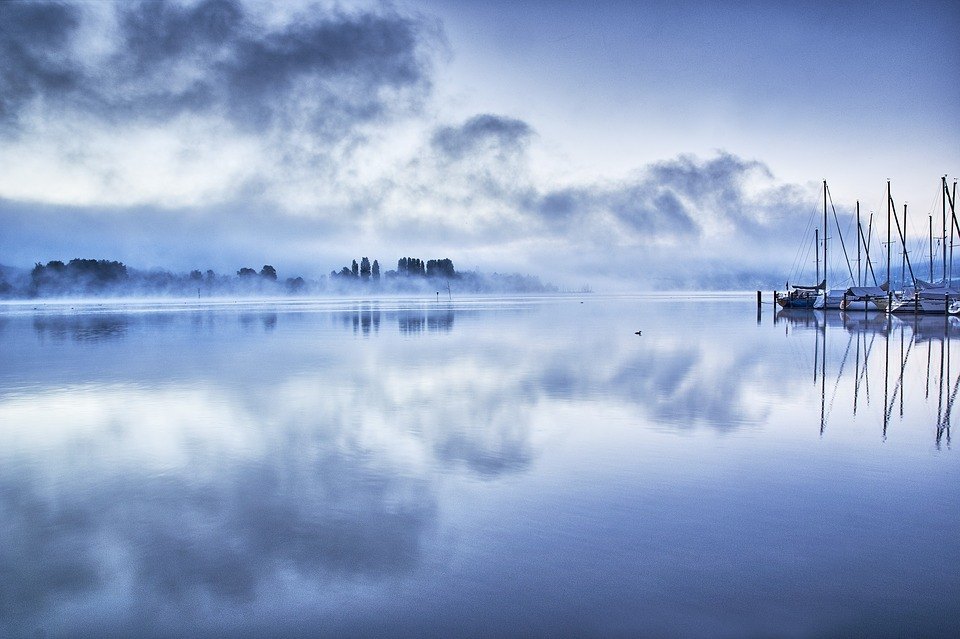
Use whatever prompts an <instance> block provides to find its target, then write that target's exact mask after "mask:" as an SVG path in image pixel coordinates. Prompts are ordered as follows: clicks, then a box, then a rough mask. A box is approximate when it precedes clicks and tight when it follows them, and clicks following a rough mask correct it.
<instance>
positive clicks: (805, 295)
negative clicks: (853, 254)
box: [776, 180, 839, 309]
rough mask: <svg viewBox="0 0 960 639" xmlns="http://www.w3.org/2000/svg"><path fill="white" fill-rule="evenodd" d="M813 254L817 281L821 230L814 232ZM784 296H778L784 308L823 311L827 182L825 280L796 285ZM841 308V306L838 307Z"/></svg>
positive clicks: (825, 261)
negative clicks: (812, 283) (811, 284)
mask: <svg viewBox="0 0 960 639" xmlns="http://www.w3.org/2000/svg"><path fill="white" fill-rule="evenodd" d="M813 233H814V235H813V237H814V245H813V253H814V259H815V260H816V264H817V279H818V280H819V279H820V253H819V251H820V240H819V230H818V229H814V230H813ZM787 288H788V289H791V288H792V290H790V291H789V292H787V293H786V294H784V295H777V298H776V300H777V304H779V305H780V306H781V307H783V308H806V309H814V308H817V309H821V308H823V307H824V301H825V298H826V294H827V181H826V180H824V181H823V279H822V280H820V283H819V284H815V285H813V286H807V285H802V284H796V285H794V286H793V287H790V286H789V285H788V286H787ZM837 308H839V306H838V307H837Z"/></svg>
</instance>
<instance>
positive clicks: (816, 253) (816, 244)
mask: <svg viewBox="0 0 960 639" xmlns="http://www.w3.org/2000/svg"><path fill="white" fill-rule="evenodd" d="M813 259H815V260H816V261H817V286H820V229H813ZM823 266H824V268H826V266H827V265H826V264H824V265H823Z"/></svg>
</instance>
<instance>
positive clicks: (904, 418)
mask: <svg viewBox="0 0 960 639" xmlns="http://www.w3.org/2000/svg"><path fill="white" fill-rule="evenodd" d="M775 322H776V323H778V324H783V325H784V326H785V327H787V328H788V330H790V329H792V330H802V331H812V332H814V344H813V347H814V352H813V362H814V364H813V381H814V383H815V385H818V388H819V391H820V431H821V433H822V432H823V430H824V429H825V428H826V425H827V419H828V417H830V416H831V415H833V412H834V410H835V402H836V399H837V395H838V391H839V389H840V385H841V383H842V381H843V380H845V379H846V380H847V383H848V384H852V386H853V392H852V416H854V417H855V416H856V415H857V410H858V408H860V409H861V410H862V408H863V404H864V402H865V403H866V405H867V406H868V407H869V406H871V404H872V402H876V401H877V400H881V399H882V407H883V411H882V432H881V435H882V437H883V438H884V439H886V437H887V430H888V428H889V426H890V423H891V420H892V419H894V418H896V419H897V421H900V422H906V423H908V424H913V425H915V424H918V423H919V422H920V421H921V420H925V419H929V418H927V417H925V416H922V415H921V414H908V413H907V411H906V408H905V407H906V405H907V404H908V403H909V402H907V400H906V399H905V398H906V395H907V393H908V389H907V387H908V386H910V385H912V384H917V386H918V387H922V390H923V400H924V401H923V403H924V404H926V405H927V406H928V407H929V404H930V402H931V401H935V402H936V418H935V442H936V445H937V448H939V447H940V446H941V445H942V444H946V445H947V446H949V445H950V423H951V417H952V414H953V408H954V403H955V401H956V399H957V391H958V389H960V366H957V365H956V363H954V364H953V365H951V347H952V346H954V347H955V340H956V338H958V337H960V318H957V317H955V316H948V315H919V314H915V315H898V316H894V315H889V314H887V313H882V312H862V311H858V312H853V313H845V312H842V311H796V310H789V309H784V310H782V311H779V312H778V313H777V314H776V315H775ZM840 329H842V332H841V331H840ZM834 332H836V333H837V335H836V337H835V338H834V337H833V335H834ZM828 335H829V336H831V339H836V340H837V347H839V348H840V349H841V350H840V351H838V350H837V348H831V349H829V350H828V347H827V343H828ZM850 366H852V367H853V371H852V375H851V374H849V372H848V374H847V375H845V374H844V371H845V370H848V369H849V367H850ZM828 370H829V376H831V377H832V380H831V381H832V383H831V384H830V385H829V386H828ZM871 370H872V375H873V380H874V381H873V384H874V390H873V400H872V401H871V390H870V379H871ZM920 380H922V383H920ZM880 384H882V398H880V397H878V396H877V394H878V385H880ZM911 410H912V411H916V410H917V406H915V405H912V406H911Z"/></svg>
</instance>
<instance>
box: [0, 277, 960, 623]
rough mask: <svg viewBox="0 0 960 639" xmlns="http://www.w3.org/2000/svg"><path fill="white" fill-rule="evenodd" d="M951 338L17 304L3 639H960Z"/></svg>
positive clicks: (468, 310)
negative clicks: (501, 638) (406, 638)
mask: <svg viewBox="0 0 960 639" xmlns="http://www.w3.org/2000/svg"><path fill="white" fill-rule="evenodd" d="M638 330H639V331H642V334H641V335H635V332H636V331H638ZM958 337H960V325H958V323H957V321H956V320H955V319H952V318H951V319H948V320H945V319H944V318H942V317H940V318H923V319H917V318H914V317H902V318H889V319H888V318H886V317H885V316H883V315H879V316H878V315H864V314H863V313H859V314H854V315H850V316H845V315H841V314H840V313H834V314H827V315H824V314H823V313H821V312H815V311H801V312H797V313H793V314H790V313H784V312H781V313H779V315H777V314H775V313H774V310H773V309H772V308H770V307H769V306H764V308H763V309H762V311H761V313H760V315H759V316H758V314H757V309H756V304H755V300H753V299H751V298H749V297H746V296H740V297H738V296H724V295H715V296H682V297H681V296H633V297H603V296H596V295H586V296H575V297H547V298H534V299H521V298H498V299H491V298H475V299H459V300H454V301H453V302H448V301H443V300H441V301H439V302H438V301H436V300H414V299H407V300H404V299H391V300H381V301H372V300H360V301H351V300H316V301H298V302H284V301H277V302H260V303H253V302H248V303H229V302H224V303H194V302H189V303H183V302H180V303H148V302H142V303H135V304H132V303H127V304H119V303H117V304H110V303H106V304H80V303H70V302H66V303H61V304H41V303H31V304H7V305H5V306H2V307H0V636H3V637H8V636H9V637H40V636H42V637H129V636H138V637H152V636H163V637H167V636H178V637H181V636H192V637H206V636H210V637H214V636H216V637H223V636H231V637H233V636H272V637H273V636H275V637H285V636H286V637H300V636H304V637H307V636H325V635H326V636H346V635H351V636H352V635H361V636H366V635H376V636H395V635H414V636H443V637H446V636H454V635H456V636H495V635H508V636H561V635H592V636H631V637H633V636H657V637H661V636H663V637H669V636H683V637H690V636H693V637H696V636H705V637H744V636H787V637H790V636H797V637H806V636H850V635H863V636H898V637H900V636H956V635H958V634H960V621H958V620H957V616H956V614H955V612H954V610H955V608H954V606H955V605H956V601H957V598H958V596H960V545H958V544H957V543H955V540H954V537H955V535H956V532H957V531H958V530H960V501H958V500H957V497H956V495H957V491H958V486H960V483H958V480H960V462H958V458H957V453H956V451H955V450H954V449H953V448H952V445H951V441H950V427H949V425H950V422H951V421H952V412H953V406H954V402H955V401H956V400H957V399H960V398H958V397H957V395H958V388H960V339H958ZM958 408H960V407H958Z"/></svg>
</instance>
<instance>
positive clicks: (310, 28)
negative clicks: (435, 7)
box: [0, 0, 436, 137]
mask: <svg viewBox="0 0 960 639" xmlns="http://www.w3.org/2000/svg"><path fill="white" fill-rule="evenodd" d="M108 6H109V7H112V8H114V9H115V11H116V13H117V16H116V17H117V19H118V24H119V27H118V30H119V33H118V35H117V37H116V39H115V45H116V46H115V50H113V52H112V53H111V54H109V55H108V56H106V57H104V58H98V59H93V58H91V57H90V56H89V55H88V54H85V53H84V51H85V50H84V48H83V47H82V46H81V45H82V43H79V42H77V37H78V29H79V27H80V26H81V22H82V21H83V20H84V19H88V20H89V19H90V18H89V16H86V13H85V12H84V11H83V10H81V9H80V8H78V7H76V6H73V5H69V4H59V3H58V4H46V3H44V4H29V3H20V2H16V3H2V4H0V12H2V13H0V25H3V24H5V25H6V26H0V51H2V52H3V53H4V54H5V55H4V56H3V62H2V63H0V64H2V77H3V81H2V82H3V84H2V85H0V87H2V88H3V89H4V90H3V91H2V95H3V97H2V98H0V100H2V101H0V109H2V110H0V119H2V121H3V122H5V123H6V124H8V125H11V124H15V123H16V122H17V121H18V119H19V118H20V116H21V115H23V113H24V112H25V111H26V110H27V109H28V108H29V106H30V105H31V104H32V103H34V102H43V103H44V105H45V106H47V107H53V108H57V109H61V110H75V111H78V112H80V113H83V114H84V115H87V116H90V115H92V116H94V117H99V118H102V119H105V120H108V121H111V122H116V121H127V120H131V119H133V120H142V119H146V120H163V119H167V118H171V117H175V116H178V115H181V114H201V115H212V116H216V117H220V116H223V115H225V116H227V117H228V118H229V119H230V121H231V122H233V123H234V124H236V125H238V126H241V127H243V128H247V129H251V130H258V129H260V128H262V127H268V126H272V125H277V124H283V125H288V126H289V125H293V126H297V127H306V128H307V129H308V130H310V131H312V132H313V133H314V134H317V133H321V134H323V135H324V136H327V137H342V136H343V135H344V134H345V133H346V132H348V131H349V130H350V129H351V127H353V126H354V125H355V124H357V123H360V122H367V121H370V120H373V119H376V118H379V117H382V116H385V115H387V114H389V113H393V112H396V111H397V110H402V109H404V108H409V107H410V106H412V105H415V104H418V103H419V100H420V99H421V98H422V96H423V95H424V94H425V92H426V91H427V90H428V89H429V64H430V62H429V53H428V52H427V50H426V49H427V48H428V47H426V45H425V42H426V41H427V40H429V39H430V38H431V37H433V36H434V35H436V34H435V33H434V32H432V31H431V30H430V29H428V28H427V27H426V26H425V25H424V24H423V23H421V22H419V21H418V20H416V19H414V18H410V17H405V16H401V15H399V14H397V13H394V12H391V11H386V10H385V11H379V12H360V13H342V12H321V11H319V10H317V9H314V10H312V11H310V12H309V13H305V14H304V15H303V16H302V17H301V19H298V20H295V21H293V22H291V23H290V24H286V25H282V26H279V27H273V26H267V25H264V24H261V23H259V22H258V21H257V18H256V16H254V15H252V14H251V13H250V12H249V11H247V10H246V8H245V6H244V5H243V4H242V3H240V2H237V1H235V0H204V1H202V2H198V3H193V4H177V3H170V2H153V1H149V2H137V3H117V4H115V5H114V4H111V5H108ZM88 8H89V7H88ZM99 35H100V37H104V38H106V37H108V36H107V35H106V34H102V33H101V34H99Z"/></svg>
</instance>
